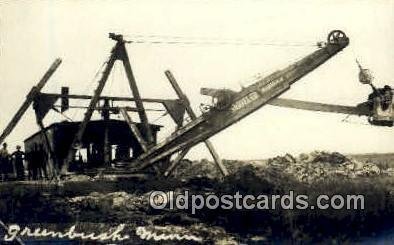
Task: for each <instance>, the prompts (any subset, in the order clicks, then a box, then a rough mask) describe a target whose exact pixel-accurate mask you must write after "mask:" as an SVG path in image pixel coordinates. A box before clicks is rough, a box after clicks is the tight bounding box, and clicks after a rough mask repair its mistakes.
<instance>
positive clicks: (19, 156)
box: [11, 145, 25, 180]
mask: <svg viewBox="0 0 394 245" xmlns="http://www.w3.org/2000/svg"><path fill="white" fill-rule="evenodd" d="M11 158H12V159H13V161H14V166H15V170H16V178H17V179H18V180H24V179H25V168H24V166H23V161H24V158H25V153H24V152H23V151H21V146H20V145H17V146H16V151H14V152H13V153H12V155H11Z"/></svg>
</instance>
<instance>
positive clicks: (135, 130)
mask: <svg viewBox="0 0 394 245" xmlns="http://www.w3.org/2000/svg"><path fill="white" fill-rule="evenodd" d="M119 111H120V113H121V114H122V116H123V117H124V119H125V120H126V122H127V124H128V125H129V127H130V129H131V132H133V134H134V136H135V138H136V139H137V141H138V143H140V145H141V148H142V150H143V151H144V152H146V150H147V149H148V146H147V144H146V141H145V140H144V138H143V137H142V135H141V133H140V130H139V129H138V128H137V126H136V125H135V124H134V123H133V121H132V120H131V117H130V116H129V114H127V111H126V108H120V109H119Z"/></svg>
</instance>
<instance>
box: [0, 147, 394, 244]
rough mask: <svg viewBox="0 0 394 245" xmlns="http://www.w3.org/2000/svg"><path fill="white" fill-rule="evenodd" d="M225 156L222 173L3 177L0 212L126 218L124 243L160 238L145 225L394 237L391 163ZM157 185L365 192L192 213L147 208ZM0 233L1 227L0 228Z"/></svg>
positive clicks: (185, 165)
mask: <svg viewBox="0 0 394 245" xmlns="http://www.w3.org/2000/svg"><path fill="white" fill-rule="evenodd" d="M224 164H226V166H227V168H228V169H229V170H230V172H231V173H230V175H229V176H227V177H226V178H221V176H220V174H219V173H218V171H217V169H216V168H215V166H214V164H213V163H211V162H209V161H207V160H202V161H188V160H185V161H183V162H182V164H181V165H180V166H179V168H178V169H177V170H176V171H175V173H174V175H173V177H171V178H168V179H161V178H159V179H141V178H126V177H124V178H115V177H113V176H112V177H110V178H106V179H103V178H92V177H89V176H73V177H71V178H69V179H68V180H67V181H65V182H64V183H63V185H62V186H51V185H37V184H35V185H27V184H23V183H14V184H11V183H3V184H2V185H0V190H1V192H0V214H1V216H0V217H1V218H0V219H1V220H2V221H3V222H4V223H6V224H19V225H21V226H22V225H23V224H30V225H31V226H34V225H36V226H37V225H38V226H43V225H44V224H45V227H53V228H54V229H55V228H56V229H61V228H63V229H65V227H69V226H70V225H72V224H76V225H77V226H78V228H79V229H81V230H84V231H86V232H88V231H90V232H93V231H97V230H103V231H105V230H106V229H109V228H110V227H114V226H116V225H119V224H125V230H127V231H128V234H131V236H130V238H129V239H128V240H127V241H124V243H130V244H139V243H141V244H143V243H146V242H147V241H148V240H149V241H150V242H153V243H155V242H156V243H163V241H162V240H161V241H155V240H154V236H153V235H152V234H154V235H157V236H158V235H163V236H164V235H166V236H167V238H168V237H169V236H170V235H177V236H178V239H179V238H180V237H181V236H191V237H195V238H196V239H195V240H188V242H187V243H188V244H189V243H196V244H199V243H215V244H237V243H247V244H260V243H266V242H280V243H283V242H289V243H301V242H303V243H305V242H330V243H342V242H362V241H373V239H380V238H381V237H382V236H386V237H389V238H390V239H391V238H393V227H394V223H393V220H394V219H393V218H394V180H393V179H394V178H393V171H392V169H390V168H387V169H384V168H381V167H380V166H378V165H377V164H374V163H372V162H361V161H357V160H355V159H352V158H349V157H346V156H344V155H341V154H339V153H328V152H312V153H310V154H301V155H299V156H297V157H295V156H292V155H290V154H286V155H284V156H278V157H275V158H272V159H268V160H264V161H229V160H227V161H224ZM155 190H160V191H164V192H168V191H174V192H175V193H182V192H184V191H185V190H187V191H189V193H194V194H205V195H208V194H212V193H215V194H218V195H225V194H232V195H233V194H235V193H236V192H239V193H241V194H252V195H259V194H265V195H274V194H278V195H279V194H287V193H289V191H294V192H295V193H299V194H306V195H309V197H310V199H311V200H314V199H315V198H316V197H317V196H318V195H319V194H326V195H334V194H344V195H345V194H363V195H364V196H365V209H364V210H340V211H338V210H332V209H328V210H283V209H274V210H256V209H253V210H238V209H230V210H223V209H217V210H209V209H207V208H205V209H202V210H199V211H198V212H196V213H195V214H192V213H191V211H190V210H180V209H178V210H170V209H164V210H155V209H153V208H151V207H150V206H149V203H148V201H149V195H150V193H151V192H152V191H155ZM141 227H143V228H141ZM141 229H143V230H141ZM4 232H5V230H4V229H3V230H2V231H0V236H3V234H4ZM2 233H3V234H2ZM371 239H372V240H371ZM22 240H23V238H22ZM171 241H172V242H173V240H168V241H167V243H168V244H170V243H171ZM384 241H385V240H384ZM181 242H182V243H183V242H185V240H181Z"/></svg>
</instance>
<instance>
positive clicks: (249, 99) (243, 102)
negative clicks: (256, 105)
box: [231, 77, 284, 111]
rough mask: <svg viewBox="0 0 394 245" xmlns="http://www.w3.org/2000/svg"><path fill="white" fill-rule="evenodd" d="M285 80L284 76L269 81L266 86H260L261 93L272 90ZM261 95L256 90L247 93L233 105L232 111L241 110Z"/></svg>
mask: <svg viewBox="0 0 394 245" xmlns="http://www.w3.org/2000/svg"><path fill="white" fill-rule="evenodd" d="M283 81H284V78H283V77H279V78H278V79H276V80H272V81H271V82H268V83H267V84H266V85H265V86H263V87H262V88H260V93H262V94H264V93H266V92H268V91H270V90H271V89H272V88H274V87H276V86H277V85H279V84H280V83H282V82H283ZM259 97H260V96H259V94H258V93H257V92H256V91H254V92H251V93H249V94H247V95H246V96H244V97H242V98H241V99H239V100H237V101H236V102H235V103H234V104H233V105H232V106H231V110H232V111H237V110H240V109H242V108H244V107H246V106H247V105H249V104H250V103H252V102H253V101H255V100H257V99H258V98H259Z"/></svg>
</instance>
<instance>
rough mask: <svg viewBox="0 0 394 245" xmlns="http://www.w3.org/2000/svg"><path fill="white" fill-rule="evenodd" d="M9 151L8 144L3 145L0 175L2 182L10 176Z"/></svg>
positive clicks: (0, 154)
mask: <svg viewBox="0 0 394 245" xmlns="http://www.w3.org/2000/svg"><path fill="white" fill-rule="evenodd" d="M8 158H9V154H8V150H7V143H3V148H1V149H0V174H1V181H4V180H6V178H7V174H8Z"/></svg>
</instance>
